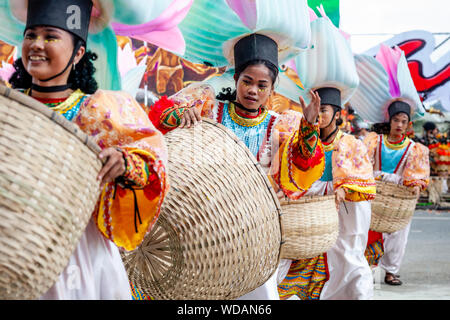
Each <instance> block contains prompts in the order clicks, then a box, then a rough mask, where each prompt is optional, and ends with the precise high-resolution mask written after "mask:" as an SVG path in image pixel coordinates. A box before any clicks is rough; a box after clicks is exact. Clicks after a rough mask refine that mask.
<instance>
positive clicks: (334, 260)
mask: <svg viewBox="0 0 450 320" xmlns="http://www.w3.org/2000/svg"><path fill="white" fill-rule="evenodd" d="M344 204H345V206H344ZM370 217H371V210H370V202H369V201H361V202H348V201H345V202H343V203H341V205H340V208H339V236H338V238H337V241H336V243H335V245H334V246H333V247H332V248H331V249H330V250H328V252H327V262H328V270H329V274H330V278H329V280H328V281H327V282H326V283H325V286H324V287H323V289H322V293H321V295H320V299H321V300H367V299H372V298H373V276H372V271H371V269H370V266H369V264H368V262H367V259H366V257H365V256H364V251H365V250H366V245H367V239H368V233H369V227H370Z"/></svg>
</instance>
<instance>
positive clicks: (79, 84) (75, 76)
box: [9, 36, 98, 94]
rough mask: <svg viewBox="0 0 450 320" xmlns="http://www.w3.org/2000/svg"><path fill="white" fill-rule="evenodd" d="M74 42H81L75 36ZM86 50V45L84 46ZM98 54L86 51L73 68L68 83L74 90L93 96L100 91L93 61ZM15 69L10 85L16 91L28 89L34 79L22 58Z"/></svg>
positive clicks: (15, 64)
mask: <svg viewBox="0 0 450 320" xmlns="http://www.w3.org/2000/svg"><path fill="white" fill-rule="evenodd" d="M73 40H74V41H73V42H74V43H75V42H76V41H81V40H78V39H76V36H73ZM82 45H83V46H84V47H85V48H86V44H85V43H83V44H82ZM97 58H98V57H97V54H96V53H93V52H91V51H88V50H87V51H86V52H85V54H84V55H83V57H82V58H81V60H80V61H79V62H78V63H77V64H76V66H75V68H72V70H71V71H70V74H69V79H68V81H67V82H68V83H70V84H71V86H70V88H71V89H72V90H77V89H80V90H81V91H83V92H84V93H87V94H93V93H94V92H95V91H97V89H98V84H97V81H96V80H95V78H94V73H95V71H96V69H95V67H94V63H93V61H95V60H97ZM13 66H14V69H15V70H16V71H15V72H14V73H13V75H12V76H11V77H10V78H9V83H10V84H11V86H12V87H13V88H15V89H28V88H30V87H31V84H32V77H31V75H30V74H29V73H28V72H27V70H26V69H25V67H24V65H23V62H22V58H19V59H17V60H16V61H15V62H14V65H13Z"/></svg>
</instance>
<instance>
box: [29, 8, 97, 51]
mask: <svg viewBox="0 0 450 320" xmlns="http://www.w3.org/2000/svg"><path fill="white" fill-rule="evenodd" d="M91 10H92V0H29V1H28V10H27V23H26V26H25V30H27V29H28V28H31V27H35V26H42V25H45V26H51V27H56V28H60V29H63V30H65V31H68V32H70V33H72V34H74V35H76V36H78V37H80V38H81V39H82V40H84V41H85V42H86V40H87V36H88V31H89V21H90V19H91Z"/></svg>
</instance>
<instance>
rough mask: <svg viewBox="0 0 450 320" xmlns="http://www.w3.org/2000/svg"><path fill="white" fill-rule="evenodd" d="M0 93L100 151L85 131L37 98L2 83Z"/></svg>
mask: <svg viewBox="0 0 450 320" xmlns="http://www.w3.org/2000/svg"><path fill="white" fill-rule="evenodd" d="M0 95H2V96H4V97H6V98H8V99H11V100H14V101H16V102H18V103H20V104H21V105H23V106H25V107H28V108H30V109H32V110H35V111H37V112H39V113H41V114H42V115H44V116H45V117H47V118H48V119H50V120H51V121H53V122H54V123H55V124H57V125H59V126H61V127H62V128H64V129H65V130H67V131H68V132H69V133H71V134H72V135H74V136H75V137H76V138H77V139H78V140H79V141H80V142H81V143H83V144H84V145H86V146H87V147H88V148H89V149H90V150H91V151H92V152H94V153H95V154H99V153H100V152H101V148H100V147H99V146H98V144H97V143H95V142H94V141H93V140H92V138H91V137H90V136H89V135H87V134H86V133H85V132H83V131H82V130H81V129H80V128H79V127H78V126H77V125H76V124H75V123H73V122H71V121H69V120H67V119H66V118H64V117H63V116H62V115H60V114H58V113H57V112H55V111H53V110H51V109H50V108H48V107H47V106H46V105H45V104H43V103H41V102H39V101H38V100H36V99H34V98H32V97H29V96H27V95H26V94H24V93H22V92H20V91H18V90H16V89H12V88H9V87H7V86H5V85H2V84H0Z"/></svg>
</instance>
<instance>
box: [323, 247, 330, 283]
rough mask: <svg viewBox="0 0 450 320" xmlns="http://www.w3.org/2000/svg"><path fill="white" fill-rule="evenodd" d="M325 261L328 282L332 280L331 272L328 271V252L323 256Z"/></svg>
mask: <svg viewBox="0 0 450 320" xmlns="http://www.w3.org/2000/svg"><path fill="white" fill-rule="evenodd" d="M323 260H324V263H325V274H326V275H327V280H325V282H327V281H328V280H330V271H329V270H328V258H327V253H326V252H325V253H324V254H323Z"/></svg>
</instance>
